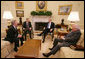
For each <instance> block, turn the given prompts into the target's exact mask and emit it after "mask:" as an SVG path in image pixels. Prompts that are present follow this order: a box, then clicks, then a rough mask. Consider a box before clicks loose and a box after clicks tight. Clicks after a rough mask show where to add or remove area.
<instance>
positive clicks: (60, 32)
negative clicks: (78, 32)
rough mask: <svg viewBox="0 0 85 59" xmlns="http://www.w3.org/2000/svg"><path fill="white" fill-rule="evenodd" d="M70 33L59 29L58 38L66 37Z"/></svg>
mask: <svg viewBox="0 0 85 59" xmlns="http://www.w3.org/2000/svg"><path fill="white" fill-rule="evenodd" d="M68 33H69V32H68V31H67V30H65V29H64V30H60V29H58V34H57V38H60V37H61V36H65V35H66V34H68Z"/></svg>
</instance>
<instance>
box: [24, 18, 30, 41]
mask: <svg viewBox="0 0 85 59" xmlns="http://www.w3.org/2000/svg"><path fill="white" fill-rule="evenodd" d="M23 30H24V33H23V35H25V40H26V34H27V33H29V35H30V38H32V37H31V30H32V25H31V22H30V20H29V18H26V21H25V22H24V23H23Z"/></svg>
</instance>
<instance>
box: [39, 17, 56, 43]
mask: <svg viewBox="0 0 85 59" xmlns="http://www.w3.org/2000/svg"><path fill="white" fill-rule="evenodd" d="M54 27H55V24H54V23H53V22H51V18H50V19H49V22H48V23H47V25H46V26H45V27H44V30H43V32H42V33H40V34H38V36H41V35H42V34H43V35H44V39H43V41H42V42H43V43H44V41H45V37H46V35H47V34H48V33H49V32H50V33H52V32H53V31H54Z"/></svg>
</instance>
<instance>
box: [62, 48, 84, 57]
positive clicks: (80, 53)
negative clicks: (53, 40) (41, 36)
mask: <svg viewBox="0 0 85 59" xmlns="http://www.w3.org/2000/svg"><path fill="white" fill-rule="evenodd" d="M60 52H62V53H63V55H64V56H65V58H84V51H76V50H73V49H71V48H69V47H62V48H61V49H60Z"/></svg>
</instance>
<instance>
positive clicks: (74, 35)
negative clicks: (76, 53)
mask: <svg viewBox="0 0 85 59" xmlns="http://www.w3.org/2000/svg"><path fill="white" fill-rule="evenodd" d="M80 36H81V32H80V29H79V26H78V25H76V24H74V25H72V32H70V33H68V34H67V35H66V36H62V37H61V38H59V39H58V38H55V40H54V43H53V47H52V48H50V50H51V51H50V52H49V53H43V55H44V56H45V57H49V56H50V55H52V54H53V55H54V54H55V53H56V52H57V51H58V50H59V49H60V48H61V47H69V46H70V45H76V43H77V42H78V40H79V39H80ZM58 42H61V43H60V44H58ZM67 53H68V52H67Z"/></svg>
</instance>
